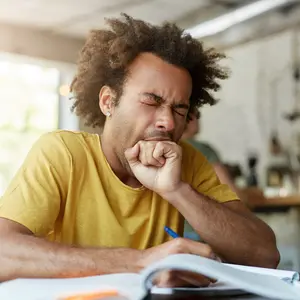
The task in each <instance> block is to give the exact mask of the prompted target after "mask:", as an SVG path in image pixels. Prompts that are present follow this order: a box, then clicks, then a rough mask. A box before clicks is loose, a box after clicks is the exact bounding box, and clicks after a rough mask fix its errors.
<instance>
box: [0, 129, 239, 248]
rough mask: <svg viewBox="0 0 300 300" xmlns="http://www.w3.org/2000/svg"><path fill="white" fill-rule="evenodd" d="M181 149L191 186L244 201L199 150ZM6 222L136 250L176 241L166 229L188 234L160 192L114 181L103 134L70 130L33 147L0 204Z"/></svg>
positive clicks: (53, 236) (51, 235) (69, 239)
mask: <svg viewBox="0 0 300 300" xmlns="http://www.w3.org/2000/svg"><path fill="white" fill-rule="evenodd" d="M182 147H183V168H182V179H183V180H184V181H185V182H188V183H190V184H191V185H192V186H193V187H194V188H195V189H196V190H197V191H199V192H201V193H203V194H206V195H209V196H210V197H212V198H214V199H216V200H217V201H220V202H225V201H229V200H234V199H237V196H236V195H235V194H234V193H233V192H232V191H231V190H230V189H229V188H228V187H227V186H225V185H221V184H220V182H219V180H218V179H217V177H216V175H215V173H214V171H213V169H212V167H211V165H210V164H209V163H208V162H207V160H206V159H205V158H204V156H203V155H202V154H201V153H200V152H199V151H197V150H196V149H194V148H193V147H192V146H191V145H189V144H187V143H183V144H182ZM187 201H188V199H187ZM0 217H4V218H7V219H10V220H13V221H16V222H18V223H20V224H23V225H24V226H26V227H27V228H29V229H30V230H31V231H32V232H33V233H34V234H35V235H37V236H42V237H45V238H47V239H49V240H52V241H57V242H60V243H64V244H69V245H80V246H102V247H131V248H136V249H145V248H148V247H151V246H155V245H159V244H161V243H163V242H165V241H167V240H169V239H170V238H169V237H168V236H167V235H166V234H165V232H164V226H165V225H166V226H169V227H171V228H172V229H174V230H175V231H177V232H178V233H179V234H183V223H184V222H183V221H184V220H183V217H182V216H181V214H180V213H179V212H178V211H177V210H176V209H175V208H174V207H173V206H172V205H171V204H169V203H168V202H167V201H166V200H164V199H162V198H161V197H160V196H159V195H158V194H156V193H154V192H152V191H151V190H147V189H144V188H135V189H134V188H131V187H129V186H126V185H125V184H123V183H122V182H121V181H120V180H119V179H118V177H117V176H115V174H114V173H113V171H112V170H111V168H110V166H109V164H108V163H107V161H106V158H105V156H104V154H103V152H102V150H101V144H100V139H99V136H98V135H96V134H90V133H85V132H71V131H63V130H60V131H55V132H52V133H47V134H45V135H43V136H42V137H40V138H39V140H38V141H37V142H36V143H35V144H34V145H33V147H32V149H31V150H30V152H29V154H28V155H27V157H26V159H25V161H24V163H23V165H22V166H21V168H20V169H19V171H18V172H17V174H16V176H15V177H14V178H13V180H12V182H11V183H10V185H9V187H8V189H7V191H6V192H5V194H4V195H3V197H2V198H1V199H0Z"/></svg>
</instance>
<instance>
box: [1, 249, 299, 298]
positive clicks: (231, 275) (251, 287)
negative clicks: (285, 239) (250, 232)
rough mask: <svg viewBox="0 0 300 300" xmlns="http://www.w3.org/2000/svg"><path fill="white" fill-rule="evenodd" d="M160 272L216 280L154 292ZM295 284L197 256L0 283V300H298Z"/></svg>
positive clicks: (292, 275)
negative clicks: (149, 298)
mask: <svg viewBox="0 0 300 300" xmlns="http://www.w3.org/2000/svg"><path fill="white" fill-rule="evenodd" d="M163 270H183V271H190V272H195V273H198V274H202V275H205V276H207V277H210V278H215V279H217V280H218V281H217V282H216V283H214V284H211V285H210V286H209V287H205V288H174V289H165V288H157V287H155V286H154V285H153V278H154V277H155V275H157V274H158V272H160V271H163ZM298 280H299V274H298V273H297V272H292V271H283V270H272V269H264V268H254V267H245V266H238V265H231V264H224V263H220V262H217V261H214V260H211V259H207V258H204V257H200V256H196V255H191V254H175V255H171V256H169V257H167V258H165V259H162V260H160V261H158V262H156V263H154V264H152V265H150V266H148V267H147V268H145V269H144V270H142V272H141V273H140V274H131V273H128V274H124V273H123V274H111V275H101V276H92V277H84V278H66V279H16V280H11V281H8V282H4V283H2V284H0V299H1V300H2V299H7V300H8V299H9V300H17V299H18V300H19V299H22V300H68V299H72V298H70V297H73V296H78V297H77V298H76V299H83V300H84V299H90V300H92V299H95V300H96V299H97V298H93V297H92V296H91V295H92V294H95V295H96V294H97V293H101V292H102V293H110V292H111V291H113V292H116V291H117V293H118V295H119V296H120V299H130V300H142V299H143V298H144V297H145V296H146V295H147V294H148V293H155V294H166V293H178V292H182V293H197V294H200V295H202V294H203V295H206V296H210V295H212V296H215V295H237V294H239V295H240V294H245V293H252V294H256V295H259V296H263V297H267V298H271V299H281V300H296V299H297V300H299V299H300V284H299V283H298ZM73 299H74V298H73Z"/></svg>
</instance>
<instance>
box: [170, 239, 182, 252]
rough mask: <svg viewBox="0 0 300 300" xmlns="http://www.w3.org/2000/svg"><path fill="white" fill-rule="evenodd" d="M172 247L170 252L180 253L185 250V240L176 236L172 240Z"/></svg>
mask: <svg viewBox="0 0 300 300" xmlns="http://www.w3.org/2000/svg"><path fill="white" fill-rule="evenodd" d="M172 242H173V243H172V247H171V253H173V254H176V253H182V252H184V251H185V248H186V242H185V239H183V238H176V239H174V240H172Z"/></svg>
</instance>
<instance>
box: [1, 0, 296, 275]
mask: <svg viewBox="0 0 300 300" xmlns="http://www.w3.org/2000/svg"><path fill="white" fill-rule="evenodd" d="M120 12H125V13H127V14H129V15H131V16H133V17H138V18H141V19H143V20H146V21H149V22H151V23H154V24H161V23H162V22H164V21H172V22H176V23H177V24H178V25H179V26H181V27H183V28H184V29H185V30H186V31H187V32H189V33H191V34H192V35H193V36H194V37H195V38H198V39H200V40H202V41H203V42H204V43H205V45H206V47H211V46H212V47H215V48H217V49H218V50H222V51H224V52H225V53H226V55H227V59H226V60H225V61H224V62H223V64H224V65H225V66H228V67H229V68H230V69H231V77H230V79H229V80H227V82H225V83H224V84H223V88H222V90H221V91H220V92H218V94H217V97H218V98H219V99H220V102H219V103H218V104H217V105H216V106H214V107H204V108H203V109H202V114H201V118H200V120H199V122H200V130H199V132H198V134H197V135H196V136H195V137H194V139H195V140H198V141H202V142H204V143H206V144H207V145H209V146H210V147H211V148H212V149H213V150H214V151H215V153H217V154H218V158H219V161H218V163H219V164H222V166H223V168H225V169H226V172H227V176H228V177H230V180H231V182H232V185H233V186H234V188H235V189H236V190H237V191H238V192H239V194H240V196H241V198H242V200H243V201H245V203H246V204H247V205H248V206H249V208H251V209H252V210H253V211H254V212H255V213H256V214H257V215H258V216H259V217H260V218H262V219H263V220H265V221H266V222H267V223H268V224H269V225H270V226H271V227H272V228H273V230H274V231H275V234H276V237H277V241H278V246H279V249H280V252H281V256H282V260H281V264H280V267H281V268H286V269H294V270H297V271H300V234H299V233H300V209H299V208H300V30H299V29H300V2H299V1H297V0H294V1H292V0H291V1H288V0H286V1H284V0H278V1H277V0H255V1H252V0H101V1H100V0H97V1H96V0H85V1H83V0H72V1H71V0H52V1H46V0H10V1H6V0H0V195H1V194H3V192H4V191H5V189H6V187H7V185H8V183H9V181H10V180H11V178H12V177H13V175H14V174H15V172H16V170H17V169H18V168H19V166H20V164H21V163H22V161H23V160H24V158H25V156H26V154H27V152H28V150H29V149H30V147H31V145H32V143H33V142H34V141H35V140H36V139H37V138H38V137H39V136H40V135H41V134H43V133H44V132H48V131H52V130H56V129H58V128H61V129H70V130H85V131H89V132H96V130H95V129H93V128H87V127H85V126H84V125H83V122H82V120H79V119H78V118H77V117H76V116H74V115H72V114H71V113H70V107H71V101H69V97H70V95H69V84H70V82H71V79H72V77H73V75H74V71H75V67H76V66H75V63H76V60H77V57H78V52H79V50H80V49H81V47H82V45H83V43H84V40H85V37H86V35H87V34H88V32H89V30H90V29H92V28H100V27H102V26H104V18H105V17H112V16H115V17H118V16H119V15H120Z"/></svg>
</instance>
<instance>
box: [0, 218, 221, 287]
mask: <svg viewBox="0 0 300 300" xmlns="http://www.w3.org/2000/svg"><path fill="white" fill-rule="evenodd" d="M0 245H1V246H0V265H1V268H0V282H1V281H6V280H10V279H14V278H20V277H23V278H26V277H29V278H34V277H38V278H51V277H52V278H58V277H82V276H91V275H100V274H110V273H124V272H131V273H136V272H139V271H140V270H141V269H143V268H145V267H147V266H148V265H151V264H152V263H154V262H157V261H158V260H160V259H162V258H164V257H166V256H168V255H171V254H176V253H191V254H195V255H200V256H204V257H209V258H215V254H214V253H213V251H212V249H211V247H210V246H208V245H205V244H201V243H198V242H194V241H192V240H187V239H182V238H178V239H173V240H171V241H169V242H166V243H164V244H161V245H159V246H156V247H152V248H149V249H146V250H136V249H129V248H89V249H88V248H79V247H68V246H64V245H60V244H56V243H51V242H48V241H46V240H44V239H41V238H38V237H35V236H34V235H33V234H32V233H31V232H30V231H29V230H28V229H27V228H26V227H24V226H23V225H20V224H18V223H16V222H13V221H10V220H7V219H3V218H0ZM175 273H176V274H175ZM175 273H173V272H171V273H168V272H167V273H164V274H163V275H164V276H161V277H160V278H158V279H157V280H158V281H157V284H159V285H160V286H168V287H170V286H181V285H183V286H184V285H191V284H196V285H208V284H209V283H210V280H209V279H208V278H204V277H203V276H195V275H194V274H185V273H184V272H183V273H182V272H175Z"/></svg>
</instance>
